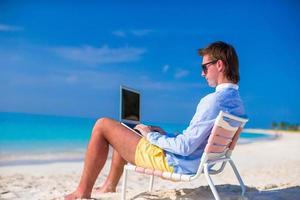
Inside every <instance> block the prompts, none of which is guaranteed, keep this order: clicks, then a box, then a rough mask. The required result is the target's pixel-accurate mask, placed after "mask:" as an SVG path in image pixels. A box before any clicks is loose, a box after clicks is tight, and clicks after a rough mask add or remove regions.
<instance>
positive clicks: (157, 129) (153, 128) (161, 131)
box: [150, 126, 166, 135]
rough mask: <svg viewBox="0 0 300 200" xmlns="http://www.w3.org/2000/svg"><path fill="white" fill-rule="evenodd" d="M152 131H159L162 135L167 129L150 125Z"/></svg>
mask: <svg viewBox="0 0 300 200" xmlns="http://www.w3.org/2000/svg"><path fill="white" fill-rule="evenodd" d="M150 129H151V131H155V132H159V133H160V134H162V135H165V134H166V131H164V130H163V129H162V128H160V127H158V126H150Z"/></svg>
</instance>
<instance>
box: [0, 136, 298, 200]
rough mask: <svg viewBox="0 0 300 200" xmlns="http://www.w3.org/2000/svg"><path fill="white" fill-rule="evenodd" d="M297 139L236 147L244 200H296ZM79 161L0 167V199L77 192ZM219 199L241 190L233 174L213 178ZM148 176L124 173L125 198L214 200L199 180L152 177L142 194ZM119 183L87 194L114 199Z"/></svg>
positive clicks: (104, 172) (102, 175) (105, 172)
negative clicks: (150, 186) (151, 185)
mask: <svg viewBox="0 0 300 200" xmlns="http://www.w3.org/2000/svg"><path fill="white" fill-rule="evenodd" d="M299 150H300V135H299V134H281V135H280V137H278V139H276V140H270V141H266V140H262V141H257V142H253V143H249V144H246V145H238V146H237V147H236V150H235V151H234V152H233V155H232V159H233V160H234V162H235V164H236V165H237V168H238V170H239V172H240V174H241V176H242V179H243V181H244V183H245V185H246V187H247V192H246V197H245V198H246V199H254V200H255V199H264V200H274V199H275V200H276V199H297V198H298V197H299V196H300V179H299V178H298V177H300V167H299V166H300V157H299V156H298V152H299ZM109 167H110V162H107V163H106V164H105V166H104V168H103V170H102V172H101V173H100V175H99V177H98V179H97V182H96V185H95V186H96V187H97V186H100V185H101V183H103V181H104V180H105V178H106V177H107V175H108V172H109ZM82 168H83V161H79V162H54V163H44V164H29V165H14V166H0V180H1V186H0V199H17V200H18V199H53V198H56V197H60V196H63V195H65V194H66V193H68V192H71V191H72V190H74V188H76V185H77V184H78V181H79V179H80V175H81V171H82ZM212 178H213V180H214V182H215V184H216V185H217V190H218V191H219V192H220V196H221V198H222V199H226V200H236V199H238V198H239V195H240V190H239V187H238V186H237V181H236V178H235V177H234V176H233V173H232V169H231V168H230V167H228V166H226V167H225V170H224V172H222V173H221V174H220V175H217V176H213V177H212ZM148 183H149V177H148V176H145V175H140V174H136V173H134V172H132V173H129V176H128V198H130V199H139V200H142V199H170V200H171V199H197V200H198V199H206V200H207V199H209V200H210V199H213V196H212V194H211V191H210V189H209V188H208V187H207V182H206V180H205V178H204V176H201V177H200V178H199V179H197V180H196V181H193V182H188V183H186V182H178V183H176V182H170V181H165V180H162V179H159V178H155V184H154V191H153V192H152V193H149V192H145V191H146V190H147V188H148ZM121 185H122V184H121V183H119V184H118V186H117V192H116V193H108V194H105V195H99V194H92V197H93V198H95V199H97V200H100V199H101V200H103V199H105V200H108V199H110V200H112V199H119V198H120V195H121V193H120V192H121Z"/></svg>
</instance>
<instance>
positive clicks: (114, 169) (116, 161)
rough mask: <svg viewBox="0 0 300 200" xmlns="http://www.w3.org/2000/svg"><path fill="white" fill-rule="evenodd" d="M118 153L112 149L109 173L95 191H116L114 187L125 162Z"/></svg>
mask: <svg viewBox="0 0 300 200" xmlns="http://www.w3.org/2000/svg"><path fill="white" fill-rule="evenodd" d="M126 163H127V162H126V160H124V159H123V158H122V157H121V156H120V154H119V153H118V152H117V151H116V150H115V149H114V151H113V156H112V161H111V165H110V170H109V174H108V176H107V178H106V180H105V182H104V184H103V185H102V186H101V187H99V188H96V192H97V193H106V192H116V187H117V185H118V183H119V180H120V178H121V176H122V173H123V168H124V165H125V164H126Z"/></svg>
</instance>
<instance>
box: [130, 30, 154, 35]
mask: <svg viewBox="0 0 300 200" xmlns="http://www.w3.org/2000/svg"><path fill="white" fill-rule="evenodd" d="M130 32H131V33H132V34H133V35H135V36H144V35H148V34H149V33H151V32H153V31H152V30H150V29H139V30H131V31H130Z"/></svg>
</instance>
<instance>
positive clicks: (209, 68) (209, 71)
mask: <svg viewBox="0 0 300 200" xmlns="http://www.w3.org/2000/svg"><path fill="white" fill-rule="evenodd" d="M202 65H204V66H203V68H204V69H202V73H201V75H202V76H203V77H204V78H205V79H206V80H207V83H208V85H209V86H211V87H216V86H217V85H218V75H219V70H218V67H217V65H218V61H217V60H214V59H212V58H211V57H210V56H209V55H204V56H203V59H202Z"/></svg>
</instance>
